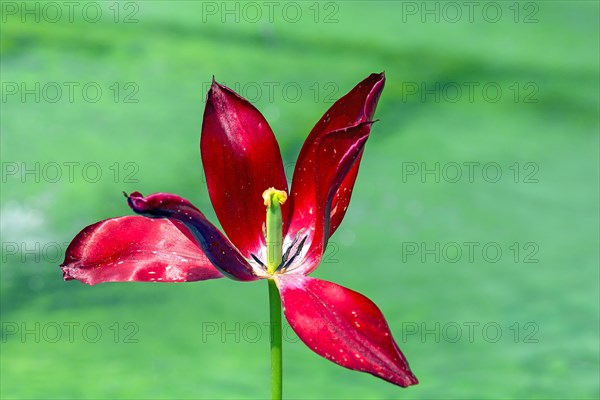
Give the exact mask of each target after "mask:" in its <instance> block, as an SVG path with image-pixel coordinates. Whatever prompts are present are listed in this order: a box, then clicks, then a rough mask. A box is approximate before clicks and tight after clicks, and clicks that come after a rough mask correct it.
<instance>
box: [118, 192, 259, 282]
mask: <svg viewBox="0 0 600 400" xmlns="http://www.w3.org/2000/svg"><path fill="white" fill-rule="evenodd" d="M127 201H128V203H129V206H130V207H131V209H132V210H133V211H135V212H136V213H138V214H141V215H145V216H148V217H154V218H169V219H171V220H175V221H179V222H181V223H183V224H184V225H185V226H186V227H187V228H188V229H189V230H190V232H191V233H192V235H193V236H194V239H195V241H196V243H197V245H198V246H199V247H200V248H201V249H202V250H203V251H204V254H206V256H207V257H208V259H209V260H210V261H211V263H212V264H213V265H214V266H215V267H216V268H217V269H218V270H219V271H221V272H222V273H223V274H225V275H227V276H228V277H230V278H232V279H235V280H240V281H252V280H256V279H259V278H258V277H257V276H256V275H255V274H254V270H253V269H252V267H251V266H250V264H249V263H248V261H246V259H244V257H243V256H242V255H241V254H240V252H239V251H238V250H237V249H236V248H235V246H233V245H232V244H231V242H230V241H229V240H228V239H227V238H226V237H225V236H224V235H223V234H222V233H221V231H219V230H218V229H217V227H216V226H214V225H213V224H211V223H210V221H209V220H208V219H206V217H205V216H204V214H202V212H200V210H198V209H197V208H196V207H194V205H193V204H192V203H190V202H189V201H187V200H186V199H184V198H182V197H179V196H177V195H174V194H170V193H154V194H151V195H149V196H147V197H144V196H142V194H140V193H138V192H134V193H131V195H129V196H128V198H127Z"/></svg>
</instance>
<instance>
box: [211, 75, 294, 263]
mask: <svg viewBox="0 0 600 400" xmlns="http://www.w3.org/2000/svg"><path fill="white" fill-rule="evenodd" d="M200 151H201V153H202V163H203V165H204V172H205V175H206V182H207V185H208V193H209V195H210V200H211V202H212V205H213V207H214V209H215V212H216V214H217V217H218V218H219V222H221V226H223V230H224V231H225V233H226V234H227V236H228V237H229V238H230V239H231V241H232V242H233V243H234V244H235V245H236V247H237V248H238V249H239V250H240V252H241V253H242V254H243V255H244V256H245V257H250V254H251V253H254V254H258V252H259V251H260V249H261V248H262V247H263V246H264V237H263V234H262V226H263V223H264V222H265V208H264V206H263V200H262V193H263V192H264V191H265V190H266V189H268V188H270V187H274V188H275V189H278V190H284V191H285V192H287V191H288V186H287V180H286V178H285V173H284V171H283V163H282V161H281V154H280V152H279V146H278V144H277V141H276V140H275V136H274V135H273V132H272V131H271V128H270V127H269V124H268V123H267V121H266V120H265V118H264V117H263V116H262V115H261V113H260V112H259V111H258V110H257V109H256V108H254V106H252V104H250V103H249V102H248V101H246V100H245V99H244V98H242V97H241V96H240V95H238V94H237V93H235V92H233V91H232V90H231V89H229V88H227V87H225V86H222V85H219V84H218V83H216V82H214V81H213V84H212V86H211V88H210V91H209V92H208V95H207V98H206V108H205V110H204V120H203V123H202V135H201V139H200ZM281 211H282V213H283V218H284V221H286V220H287V218H286V216H287V212H288V207H287V206H284V207H282V210H281Z"/></svg>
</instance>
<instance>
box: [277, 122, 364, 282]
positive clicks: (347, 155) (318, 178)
mask: <svg viewBox="0 0 600 400" xmlns="http://www.w3.org/2000/svg"><path fill="white" fill-rule="evenodd" d="M370 129H371V122H365V123H361V124H359V125H356V126H353V127H350V128H347V129H341V130H338V131H334V132H330V133H329V134H327V135H326V136H324V137H322V138H321V139H320V140H319V145H318V146H317V148H316V151H315V159H314V161H313V164H314V165H311V168H312V169H313V175H312V176H304V179H307V180H310V182H311V193H309V194H310V196H306V197H298V196H299V195H298V194H296V192H293V193H294V196H296V197H295V199H296V203H295V204H294V209H293V218H292V219H291V220H290V226H289V229H288V232H287V240H288V242H289V240H290V239H291V238H292V237H295V235H296V234H297V233H298V232H301V235H306V236H307V239H308V240H307V243H308V244H309V246H308V250H307V251H306V252H305V253H304V255H303V257H302V258H301V259H300V260H299V261H298V262H297V263H296V266H294V265H292V266H291V267H290V268H289V270H292V269H296V272H299V273H303V274H305V275H307V274H309V273H311V272H312V271H313V270H315V269H316V268H317V266H318V265H319V262H320V261H321V257H322V255H323V252H324V251H325V248H326V246H327V240H328V239H329V235H328V232H329V231H330V221H331V215H332V214H335V213H337V212H345V208H344V207H345V206H344V205H343V204H340V202H339V201H337V202H336V203H335V204H334V199H336V196H335V195H336V193H338V192H339V190H340V186H341V185H342V183H343V182H345V180H346V179H347V177H348V174H349V173H350V171H352V169H353V168H354V166H355V165H356V162H357V161H358V160H360V157H361V156H362V151H363V148H364V145H365V142H366V141H367V139H368V138H369V132H370ZM294 182H296V181H294ZM349 190H351V189H349ZM292 191H293V189H292ZM304 194H307V193H304ZM304 194H301V195H300V196H303V195H304ZM306 199H308V200H306ZM333 206H335V208H333ZM340 207H342V208H341V209H340Z"/></svg>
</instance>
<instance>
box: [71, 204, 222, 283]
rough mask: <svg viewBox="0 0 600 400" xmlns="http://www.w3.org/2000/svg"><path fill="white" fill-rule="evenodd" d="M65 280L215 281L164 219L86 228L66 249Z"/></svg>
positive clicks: (186, 237)
mask: <svg viewBox="0 0 600 400" xmlns="http://www.w3.org/2000/svg"><path fill="white" fill-rule="evenodd" d="M61 269H62V270H63V273H64V278H65V280H71V279H77V280H80V281H81V282H83V283H87V284H88V285H95V284H97V283H102V282H125V281H142V282H190V281H202V280H206V279H214V278H221V277H222V276H223V275H221V273H220V272H219V271H217V269H216V268H215V267H213V265H212V264H211V263H210V261H209V260H208V258H207V257H206V255H205V254H204V253H203V252H202V250H200V248H199V247H198V246H197V245H196V244H195V243H194V240H193V238H192V236H191V234H190V233H189V232H186V228H185V227H177V226H175V225H174V224H173V223H172V222H171V221H169V220H166V219H151V218H145V217H141V216H129V217H121V218H113V219H108V220H105V221H101V222H98V223H96V224H94V225H90V226H88V227H87V228H85V229H84V230H82V231H81V232H80V233H79V234H78V235H77V236H76V237H75V239H73V241H72V242H71V244H70V245H69V247H68V249H67V252H66V256H65V261H64V262H63V264H62V265H61Z"/></svg>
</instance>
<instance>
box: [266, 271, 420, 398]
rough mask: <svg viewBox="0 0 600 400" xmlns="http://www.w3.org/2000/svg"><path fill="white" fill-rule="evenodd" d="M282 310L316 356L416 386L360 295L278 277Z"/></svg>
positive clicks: (375, 313) (319, 282)
mask: <svg viewBox="0 0 600 400" xmlns="http://www.w3.org/2000/svg"><path fill="white" fill-rule="evenodd" d="M276 281H277V285H278V287H279V291H280V293H281V300H282V302H283V310H284V313H285V317H286V318H287V320H288V322H289V324H290V326H291V327H292V329H294V331H295V332H296V334H298V337H299V338H300V339H301V340H302V341H303V342H304V343H305V344H306V345H307V346H308V347H309V348H310V349H311V350H312V351H314V352H315V353H317V354H318V355H320V356H322V357H325V358H326V359H328V360H331V361H333V362H334V363H336V364H339V365H341V366H342V367H346V368H349V369H352V370H355V371H363V372H368V373H370V374H373V375H375V376H377V377H379V378H382V379H385V380H386V381H388V382H391V383H394V384H396V385H400V386H403V387H406V386H410V385H415V384H417V383H418V380H417V378H416V377H415V376H414V375H413V374H412V372H411V371H410V368H409V366H408V362H407V361H406V359H405V358H404V355H403V354H402V352H401V351H400V349H399V348H398V345H397V344H396V343H395V342H394V339H393V338H392V334H391V332H390V328H389V327H388V324H387V322H386V321H385V318H384V317H383V314H382V313H381V311H380V310H379V308H377V306H376V305H375V303H373V302H372V301H371V300H369V299H368V298H366V297H365V296H363V295H362V294H360V293H357V292H355V291H353V290H350V289H347V288H345V287H343V286H340V285H336V284H334V283H331V282H327V281H323V280H319V279H315V278H310V277H307V276H302V275H296V274H288V275H285V274H284V275H276Z"/></svg>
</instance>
